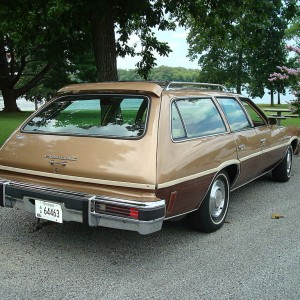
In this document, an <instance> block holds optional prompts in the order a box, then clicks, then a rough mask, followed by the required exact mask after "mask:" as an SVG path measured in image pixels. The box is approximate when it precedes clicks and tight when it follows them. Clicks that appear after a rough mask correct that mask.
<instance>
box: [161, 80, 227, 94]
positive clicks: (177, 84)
mask: <svg viewBox="0 0 300 300" xmlns="http://www.w3.org/2000/svg"><path fill="white" fill-rule="evenodd" d="M183 88H185V89H191V88H194V89H199V88H200V89H208V90H221V91H224V92H227V91H228V90H227V88H226V87H225V86H224V85H221V84H215V83H204V82H180V81H171V82H168V84H167V85H166V86H165V90H172V89H183Z"/></svg>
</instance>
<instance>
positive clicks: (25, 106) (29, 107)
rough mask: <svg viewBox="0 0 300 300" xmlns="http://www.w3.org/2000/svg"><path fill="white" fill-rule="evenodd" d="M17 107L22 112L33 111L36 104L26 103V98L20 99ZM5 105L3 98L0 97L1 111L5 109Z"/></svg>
mask: <svg viewBox="0 0 300 300" xmlns="http://www.w3.org/2000/svg"><path fill="white" fill-rule="evenodd" d="M17 105H18V107H19V108H20V109H21V110H22V111H33V110H34V103H33V102H30V101H26V100H25V99H24V98H19V99H18V100H17ZM3 107H4V103H3V98H2V97H1V96H0V111H1V110H2V109H3Z"/></svg>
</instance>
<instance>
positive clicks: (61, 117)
mask: <svg viewBox="0 0 300 300" xmlns="http://www.w3.org/2000/svg"><path fill="white" fill-rule="evenodd" d="M148 109H149V99H148V98H147V97H144V96H128V95H126V96H123V95H96V96H95V95H91V96H65V97H61V98H58V99H56V100H55V101H54V102H52V103H51V104H49V105H48V106H46V107H45V108H44V109H42V110H41V111H40V112H39V113H38V114H36V115H35V116H34V117H33V118H32V119H30V120H29V121H28V122H27V123H26V124H25V126H24V127H23V131H24V132H29V133H47V134H61V135H84V136H90V135H91V136H102V137H112V138H138V137H141V136H142V135H143V134H144V132H145V128H146V121H147V115H148Z"/></svg>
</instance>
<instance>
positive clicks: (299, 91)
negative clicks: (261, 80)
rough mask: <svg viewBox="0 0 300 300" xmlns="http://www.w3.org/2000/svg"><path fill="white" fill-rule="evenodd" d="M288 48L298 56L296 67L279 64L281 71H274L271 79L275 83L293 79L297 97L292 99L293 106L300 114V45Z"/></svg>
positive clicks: (294, 110) (295, 111) (295, 61)
mask: <svg viewBox="0 0 300 300" xmlns="http://www.w3.org/2000/svg"><path fill="white" fill-rule="evenodd" d="M287 50H288V51H290V52H292V53H294V54H295V56H296V57H297V58H296V59H295V60H294V63H295V64H294V67H287V66H278V67H277V69H279V71H280V73H278V72H274V73H272V74H271V75H270V77H269V81H270V82H271V83H273V82H277V81H286V80H291V79H292V88H293V91H294V95H295V96H296V99H295V100H294V101H291V106H292V108H293V112H294V113H297V114H300V47H297V46H287Z"/></svg>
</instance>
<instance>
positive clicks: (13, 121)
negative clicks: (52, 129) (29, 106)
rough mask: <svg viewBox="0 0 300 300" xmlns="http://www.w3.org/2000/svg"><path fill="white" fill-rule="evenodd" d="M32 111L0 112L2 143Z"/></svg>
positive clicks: (0, 138) (0, 142) (0, 140)
mask: <svg viewBox="0 0 300 300" xmlns="http://www.w3.org/2000/svg"><path fill="white" fill-rule="evenodd" d="M31 114H32V112H27V111H26V112H17V113H4V112H0V145H2V144H3V143H4V142H5V140H6V139H7V138H8V137H9V136H10V135H11V133H12V132H13V131H14V130H15V129H16V128H17V127H18V126H20V124H21V123H22V122H23V121H24V120H25V119H26V118H27V117H28V116H30V115H31Z"/></svg>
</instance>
